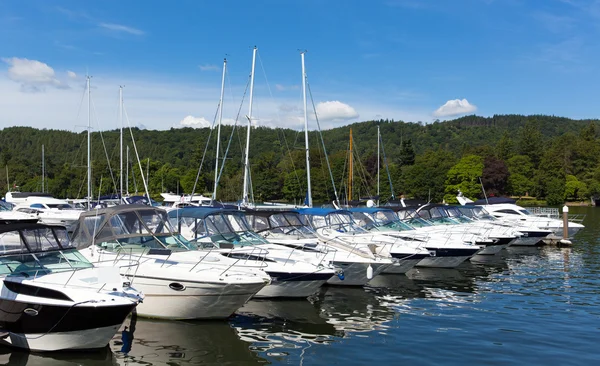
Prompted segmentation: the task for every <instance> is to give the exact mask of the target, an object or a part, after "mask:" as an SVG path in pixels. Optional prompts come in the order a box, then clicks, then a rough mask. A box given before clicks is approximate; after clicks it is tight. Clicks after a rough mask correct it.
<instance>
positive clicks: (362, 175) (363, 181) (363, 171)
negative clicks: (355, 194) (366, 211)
mask: <svg viewBox="0 0 600 366" xmlns="http://www.w3.org/2000/svg"><path fill="white" fill-rule="evenodd" d="M355 145H356V144H355ZM353 153H354V154H353V155H354V156H355V157H356V162H357V163H358V169H357V170H356V171H357V173H358V177H359V178H360V179H361V182H360V183H359V189H360V188H361V186H362V188H364V189H365V191H366V193H368V194H369V196H370V195H371V190H370V189H369V188H368V186H367V181H368V179H367V175H370V174H368V172H367V169H366V167H365V166H364V164H363V163H362V161H361V160H360V154H359V153H358V149H355V150H354V151H353ZM359 198H360V195H359Z"/></svg>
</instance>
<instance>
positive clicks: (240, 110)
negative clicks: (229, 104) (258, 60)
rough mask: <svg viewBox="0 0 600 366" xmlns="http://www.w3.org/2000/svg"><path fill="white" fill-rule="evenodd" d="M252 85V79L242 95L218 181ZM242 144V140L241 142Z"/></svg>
mask: <svg viewBox="0 0 600 366" xmlns="http://www.w3.org/2000/svg"><path fill="white" fill-rule="evenodd" d="M249 86H250V79H248V82H247V83H246V89H245V90H244V94H243V95H242V101H241V103H240V107H239V108H238V112H237V115H236V116H235V123H234V124H233V128H232V129H231V135H230V136H229V141H228V142H227V148H226V149H225V154H223V164H221V169H220V170H219V177H218V178H217V183H216V184H219V182H220V181H221V176H222V175H223V171H224V169H225V161H226V159H227V155H228V154H229V148H230V147H231V141H233V134H234V133H235V130H236V127H237V125H238V121H239V119H240V114H241V113H242V106H243V105H244V99H246V94H247V93H248V87H249ZM238 139H239V134H238ZM240 145H241V142H240Z"/></svg>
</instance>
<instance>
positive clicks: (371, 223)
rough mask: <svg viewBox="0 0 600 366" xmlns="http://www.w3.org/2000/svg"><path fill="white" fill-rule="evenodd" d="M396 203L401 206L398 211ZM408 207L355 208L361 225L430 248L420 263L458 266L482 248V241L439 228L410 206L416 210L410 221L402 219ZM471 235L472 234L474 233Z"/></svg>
mask: <svg viewBox="0 0 600 366" xmlns="http://www.w3.org/2000/svg"><path fill="white" fill-rule="evenodd" d="M392 207H394V208H396V209H397V210H399V211H398V213H396V212H395V211H394V210H393V209H392ZM407 210H409V209H406V208H404V209H402V210H401V209H400V208H399V207H396V206H391V207H390V208H388V207H385V208H384V207H371V208H369V207H364V208H355V209H352V210H351V212H352V215H354V218H355V220H356V221H358V222H359V223H361V226H364V227H365V228H368V229H369V230H371V231H372V232H379V233H381V234H385V235H390V236H393V237H398V238H402V239H404V240H405V241H410V240H413V241H416V242H419V243H421V246H422V247H424V248H426V249H427V250H428V251H429V254H430V256H428V257H424V258H423V259H422V260H421V261H419V262H418V263H417V264H416V265H417V266H419V267H437V268H455V267H457V266H459V265H460V264H461V263H463V262H464V261H466V260H468V259H469V258H471V257H472V256H473V255H475V254H477V253H478V252H479V251H480V250H481V248H480V247H479V246H478V245H475V244H474V243H473V242H469V241H468V240H466V238H465V234H462V233H458V234H453V233H452V232H446V231H440V230H439V229H435V227H434V226H433V225H432V224H431V223H429V222H427V221H426V220H423V219H421V218H420V217H419V216H418V215H416V213H415V212H414V209H410V210H412V211H411V212H412V214H411V215H408V216H407V217H409V218H410V219H409V220H410V221H403V220H401V217H400V216H398V214H400V215H402V214H406V213H407ZM411 224H412V225H411ZM414 225H417V227H415V226H414ZM427 228H429V229H427ZM468 237H469V238H471V237H472V235H469V236H468Z"/></svg>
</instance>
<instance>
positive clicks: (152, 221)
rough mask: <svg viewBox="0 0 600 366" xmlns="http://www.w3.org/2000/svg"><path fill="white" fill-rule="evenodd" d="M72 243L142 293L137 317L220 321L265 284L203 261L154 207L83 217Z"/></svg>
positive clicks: (250, 273) (254, 275)
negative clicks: (115, 268) (123, 277)
mask: <svg viewBox="0 0 600 366" xmlns="http://www.w3.org/2000/svg"><path fill="white" fill-rule="evenodd" d="M73 242H74V243H75V244H76V245H77V247H78V248H80V250H81V251H82V253H83V254H84V255H85V256H86V257H87V258H88V259H89V260H90V261H91V262H92V263H94V264H95V265H97V266H109V267H113V266H114V267H118V268H120V272H121V274H122V275H123V276H125V277H127V278H128V280H129V281H130V282H131V283H133V284H135V286H136V287H137V288H139V289H140V290H142V291H144V293H145V295H146V299H145V301H144V303H143V304H141V305H140V306H139V307H138V310H137V313H138V315H140V316H145V317H151V318H160V319H224V318H227V317H229V316H230V315H231V314H233V313H234V312H235V311H236V310H237V309H238V308H239V307H241V306H242V305H243V304H244V303H245V302H246V301H248V300H249V299H250V298H251V297H252V296H254V295H255V294H256V293H257V292H259V291H260V290H261V289H262V288H263V287H265V286H266V285H267V284H268V283H269V282H270V278H269V277H268V276H266V275H265V274H264V273H262V272H260V271H258V270H253V269H245V268H244V269H242V268H239V267H237V266H232V265H229V264H228V263H224V261H219V260H218V258H206V256H205V255H204V254H203V253H202V252H199V251H197V250H195V249H196V247H195V245H193V244H191V243H189V242H187V241H186V240H185V239H183V238H182V237H181V236H179V235H178V234H177V233H176V232H175V231H174V230H173V229H172V228H171V225H170V224H169V222H168V219H167V214H166V212H165V211H164V210H162V209H159V208H156V207H151V206H145V205H120V206H115V207H109V208H104V209H100V210H96V211H88V212H85V213H83V214H82V215H81V217H80V219H79V222H78V224H77V226H76V228H75V230H74V233H73ZM84 248H85V249H84Z"/></svg>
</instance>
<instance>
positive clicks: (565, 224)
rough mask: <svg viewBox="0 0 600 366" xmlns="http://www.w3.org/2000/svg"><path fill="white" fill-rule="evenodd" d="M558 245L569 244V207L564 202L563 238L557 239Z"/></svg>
mask: <svg viewBox="0 0 600 366" xmlns="http://www.w3.org/2000/svg"><path fill="white" fill-rule="evenodd" d="M558 244H559V245H571V244H573V243H571V241H570V240H569V207H568V206H567V205H566V204H565V205H564V206H563V238H562V239H561V240H559V242H558Z"/></svg>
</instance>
